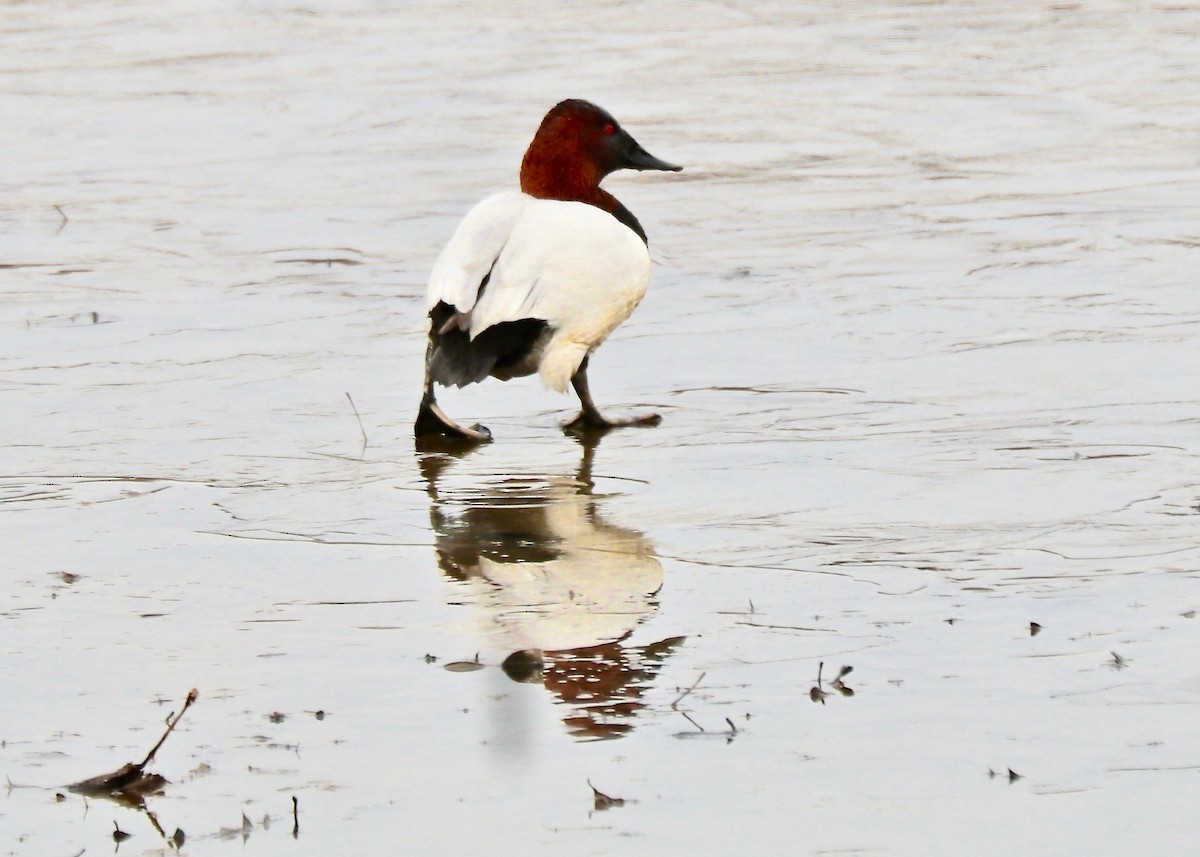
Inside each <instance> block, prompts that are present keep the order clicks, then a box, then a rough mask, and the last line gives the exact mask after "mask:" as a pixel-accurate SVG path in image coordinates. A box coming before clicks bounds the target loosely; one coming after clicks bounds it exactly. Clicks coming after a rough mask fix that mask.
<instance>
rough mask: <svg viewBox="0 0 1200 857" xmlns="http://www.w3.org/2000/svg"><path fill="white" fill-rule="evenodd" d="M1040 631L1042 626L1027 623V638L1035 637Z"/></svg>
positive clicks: (1035, 623)
mask: <svg viewBox="0 0 1200 857" xmlns="http://www.w3.org/2000/svg"><path fill="white" fill-rule="evenodd" d="M1041 630H1042V626H1041V625H1039V624H1038V623H1037V622H1030V623H1029V636H1031V637H1036V636H1037V635H1038V632H1039V631H1041Z"/></svg>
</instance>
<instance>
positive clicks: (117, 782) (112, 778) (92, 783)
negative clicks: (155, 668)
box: [67, 689, 200, 803]
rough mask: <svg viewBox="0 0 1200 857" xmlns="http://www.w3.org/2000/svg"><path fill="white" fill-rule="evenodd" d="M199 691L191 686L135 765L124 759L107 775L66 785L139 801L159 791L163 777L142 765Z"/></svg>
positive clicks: (95, 794)
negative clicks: (159, 734) (157, 737)
mask: <svg viewBox="0 0 1200 857" xmlns="http://www.w3.org/2000/svg"><path fill="white" fill-rule="evenodd" d="M199 695H200V694H199V692H198V691H196V690H195V689H193V690H192V691H190V692H189V693H188V695H187V699H185V700H184V701H183V708H181V709H180V710H179V712H178V713H177V714H173V715H171V716H170V717H168V718H167V731H166V732H164V733H163V735H162V737H161V738H159V739H158V743H157V744H155V745H154V746H153V747H152V748H150V752H149V753H147V754H146V758H144V759H142V761H141V762H139V763H138V764H136V765H135V764H134V763H133V762H127V763H126V764H124V765H122V766H121V767H119V768H117V770H115V771H113V772H112V773H110V774H101V775H100V776H98V777H92V778H90V779H87V780H82V781H81V782H78V783H74V784H72V785H70V786H68V787H67V788H69V789H70V790H71V791H73V792H75V793H76V794H81V795H85V796H86V795H90V796H92V797H114V798H117V799H120V800H126V801H132V802H134V803H138V802H140V800H141V798H142V796H143V795H148V794H152V793H154V792H157V791H159V790H160V789H161V788H162V787H163V786H164V785H165V784H166V782H167V781H166V779H165V778H164V777H160V776H159V775H158V774H147V773H145V768H146V766H147V765H149V764H150V762H151V761H153V759H154V754H155V753H157V752H158V750H159V748H160V747H162V745H163V742H165V741H166V740H167V736H168V735H170V734H171V733H172V732H173V731H174V730H175V727H176V726H177V725H178V724H179V721H180V720H181V719H183V715H184V712H186V711H187V710H188V709H189V708H190V707H191V706H192V703H194V702H195V701H196V699H197V697H199Z"/></svg>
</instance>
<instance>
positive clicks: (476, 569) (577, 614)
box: [421, 435, 684, 739]
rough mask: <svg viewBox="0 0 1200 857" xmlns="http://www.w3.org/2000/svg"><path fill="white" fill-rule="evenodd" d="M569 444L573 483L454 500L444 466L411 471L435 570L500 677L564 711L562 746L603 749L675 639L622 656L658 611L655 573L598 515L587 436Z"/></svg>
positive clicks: (519, 483) (524, 482) (427, 461)
mask: <svg viewBox="0 0 1200 857" xmlns="http://www.w3.org/2000/svg"><path fill="white" fill-rule="evenodd" d="M577 439H578V440H579V443H580V445H581V447H582V460H581V462H580V464H579V468H578V471H577V472H575V473H573V474H564V475H560V476H552V477H549V478H535V477H505V478H501V479H498V480H494V481H492V482H490V483H488V484H487V485H485V486H480V485H475V486H472V487H471V488H469V489H466V490H456V489H451V488H448V487H447V486H446V485H445V484H444V482H443V478H444V477H446V476H448V475H449V474H448V471H447V469H448V468H449V467H451V466H452V465H453V463H454V461H455V456H453V455H450V454H448V453H427V454H425V455H424V456H423V458H422V460H421V468H422V473H423V475H424V477H425V479H426V484H427V487H428V492H429V497H430V501H431V502H430V513H429V514H430V521H431V523H432V527H433V532H434V535H435V539H436V550H437V561H438V565H439V567H440V568H441V569H442V571H443V572H444V573H445V574H446V576H447V577H449V578H451V579H453V580H455V581H457V582H458V583H459V584H460V585H461V590H460V591H462V592H463V593H464V595H465V597H463V599H462V600H463V601H465V602H467V603H470V604H472V605H473V606H474V607H476V608H477V610H478V613H477V616H478V619H479V620H480V624H481V625H482V626H483V636H484V638H485V640H486V642H487V643H488V644H490V645H494V646H496V647H498V648H499V649H500V650H501V651H503V652H508V653H509V654H508V656H507V657H506V658H505V660H504V664H503V666H504V671H505V673H507V675H508V676H509V677H510V678H511V679H513V680H514V681H519V682H536V683H540V684H542V685H543V686H544V687H545V688H546V689H547V690H548V691H550V692H551V693H552V694H553V695H554V696H556V697H557V698H558V699H560V700H561V701H562V702H564V703H566V704H568V705H569V706H570V708H571V712H570V713H569V714H568V715H567V716H565V717H564V718H563V720H564V722H565V723H566V725H567V728H568V730H569V731H570V732H571V734H573V735H574V736H576V737H578V738H584V739H599V738H614V737H618V736H620V735H622V734H624V733H625V732H627V731H629V730H630V729H632V728H633V718H634V716H635V715H636V713H637V712H638V711H639V710H640V709H641V708H643V707H644V705H645V703H644V702H643V701H642V695H643V694H644V693H645V691H646V689H647V688H648V687H649V686H650V684H651V683H652V682H653V680H654V677H655V676H656V675H657V673H658V671H659V669H660V668H661V666H662V663H663V661H664V660H665V659H666V658H667V657H668V656H669V655H670V654H671V652H672V651H673V650H674V649H675V648H676V647H678V646H679V645H680V644H681V643H682V642H683V639H684V638H683V637H671V638H668V639H664V640H660V641H658V642H655V643H651V644H649V645H641V646H630V645H628V644H627V642H626V641H627V640H628V638H629V637H630V635H631V634H632V633H633V632H634V630H635V629H636V628H637V627H638V626H639V625H640V624H641V623H643V622H644V621H645V620H646V619H648V618H649V617H651V616H653V615H654V613H655V612H656V611H657V609H658V602H657V595H658V591H659V589H660V588H661V587H662V583H663V568H662V564H661V563H660V562H659V561H658V559H657V558H656V557H655V556H654V553H653V549H652V547H651V546H650V544H649V543H648V542H647V541H646V538H645V536H644V535H643V534H642V533H640V532H637V531H635V530H631V529H628V528H625V527H618V526H615V525H613V524H610V523H608V522H607V521H605V520H604V519H603V517H602V516H601V515H600V513H599V511H598V508H597V507H598V506H599V504H600V503H602V502H603V496H602V495H596V494H594V493H593V489H594V483H593V480H592V461H593V458H594V457H595V453H596V446H597V444H598V442H599V436H588V435H584V436H581V437H579V438H577Z"/></svg>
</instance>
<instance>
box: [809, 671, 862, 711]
mask: <svg viewBox="0 0 1200 857" xmlns="http://www.w3.org/2000/svg"><path fill="white" fill-rule="evenodd" d="M824 669H825V662H824V661H821V662H820V663H819V664H817V683H816V684H815V685H813V686H812V687H811V688H810V689H809V691H808V698H809V699H811V700H812V701H813V702H819V703H821V704H822V705H824V704H825V697H827V696H830V695H831V691H828V690H826V689H825V685H824V682H823V681H822V678H821V674H822V672H823V671H824ZM852 672H854V667H845V666H844V667H842V668H841V669H839V670H838V674H837V678H835V679H834V680H833V681H831V682H830V683H829V686H830V687H832V688H833V689H834V690H836V691H837V692H838V693H840V694H841V695H842V696H854V689H853V688H852V687H850V686H849V685H847V684H846V683H845V682H843V681H842V679H843V678H845V677H846V676H848V675H850V673H852Z"/></svg>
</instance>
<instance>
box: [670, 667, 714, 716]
mask: <svg viewBox="0 0 1200 857" xmlns="http://www.w3.org/2000/svg"><path fill="white" fill-rule="evenodd" d="M706 675H708V673H706V672H702V673H700V675H698V676H696V680H695V681H694V682H692V686H691V687H689V688H687V689H686V690H684V692H683V693H681V694H679V696H677V697H675V701H674V702H672V703H671V708H674V707H675V706H676V705H678V704H679V703H680V702H681V701H682V700H683V698H684V697H685V696H687V695H688V694H689V693H691V692H692V691H693V690H695V689H696V688H697V687H698V686H699V685H700V682H702V681H704V677H705V676H706ZM683 716H684V717H687V715H686V714H685V715H683ZM688 719H689V720H690V719H691V718H688ZM701 731H703V730H701Z"/></svg>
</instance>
